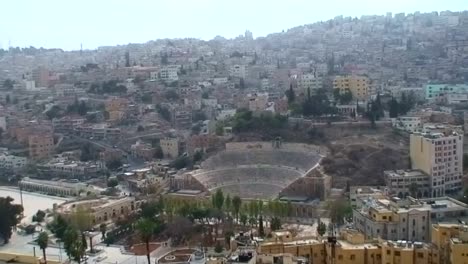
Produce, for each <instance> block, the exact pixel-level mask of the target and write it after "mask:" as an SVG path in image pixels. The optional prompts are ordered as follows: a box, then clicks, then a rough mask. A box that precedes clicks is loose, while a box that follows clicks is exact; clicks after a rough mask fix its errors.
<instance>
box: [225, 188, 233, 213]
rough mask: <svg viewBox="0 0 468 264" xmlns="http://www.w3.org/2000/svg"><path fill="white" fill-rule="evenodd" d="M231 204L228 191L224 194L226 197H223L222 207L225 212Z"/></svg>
mask: <svg viewBox="0 0 468 264" xmlns="http://www.w3.org/2000/svg"><path fill="white" fill-rule="evenodd" d="M231 205H232V199H231V196H230V195H229V193H228V194H227V195H226V198H224V209H225V211H226V212H228V213H229V212H231Z"/></svg>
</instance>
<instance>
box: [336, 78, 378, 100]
mask: <svg viewBox="0 0 468 264" xmlns="http://www.w3.org/2000/svg"><path fill="white" fill-rule="evenodd" d="M369 84H370V81H369V78H367V77H365V76H357V75H350V76H337V77H335V79H334V80H333V89H339V90H340V93H344V92H346V90H347V89H349V91H350V92H351V93H352V95H353V98H355V99H358V100H367V99H368V97H369V95H370V94H369Z"/></svg>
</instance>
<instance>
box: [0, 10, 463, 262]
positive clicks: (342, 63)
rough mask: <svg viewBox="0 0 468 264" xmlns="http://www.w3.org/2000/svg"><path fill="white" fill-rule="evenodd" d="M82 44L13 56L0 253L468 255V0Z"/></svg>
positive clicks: (5, 95)
mask: <svg viewBox="0 0 468 264" xmlns="http://www.w3.org/2000/svg"><path fill="white" fill-rule="evenodd" d="M220 33H222V32H220ZM84 45H85V46H86V43H84ZM82 47H83V44H81V43H77V49H76V50H72V51H64V50H62V49H59V48H56V49H45V48H39V47H32V46H31V47H29V48H28V47H24V48H23V47H9V48H8V49H6V50H5V49H0V185H1V186H0V214H2V215H3V217H0V262H1V263H3V262H5V263H10V262H13V263H25V264H39V263H46V264H47V263H49V264H59V263H75V262H76V263H82V262H85V263H88V262H93V263H98V262H101V263H106V264H107V263H108V264H110V263H138V261H140V262H141V263H144V262H147V263H148V264H151V263H156V264H162V263H164V264H181V263H183V264H189V263H190V264H205V263H207V264H226V263H232V264H256V263H259V264H296V263H297V264H299V263H304V264H306V263H308V264H315V263H327V264H332V263H334V264H340V263H343V264H348V263H356V264H357V263H369V264H370V263H375V264H393V263H395V264H397V263H405V264H423V263H433V264H436V263H437V264H449V263H452V264H455V263H468V225H467V221H468V197H467V196H468V185H467V184H468V181H467V179H468V176H467V173H466V171H467V166H468V148H467V147H465V145H468V144H465V143H464V135H465V134H467V133H468V132H467V131H468V11H461V12H452V11H441V12H431V13H420V12H415V13H411V14H405V13H398V14H392V13H387V14H386V15H372V16H362V17H360V18H357V17H344V16H337V17H335V18H333V19H330V20H328V21H322V22H317V23H313V24H307V25H302V26H297V27H295V28H291V29H288V30H283V31H282V32H279V33H274V34H270V35H267V36H266V37H256V38H255V37H254V33H253V32H250V31H249V30H246V31H245V33H244V34H243V35H239V36H238V37H236V38H233V39H226V38H224V37H221V36H216V37H215V38H213V39H212V40H209V41H204V40H200V39H194V38H185V39H158V40H151V41H148V42H146V43H139V44H134V43H131V44H128V45H120V46H105V47H99V48H97V49H83V48H82ZM465 132H467V133H465Z"/></svg>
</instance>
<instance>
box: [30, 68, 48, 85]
mask: <svg viewBox="0 0 468 264" xmlns="http://www.w3.org/2000/svg"><path fill="white" fill-rule="evenodd" d="M49 75H50V72H49V70H48V69H47V68H45V67H38V68H36V69H34V70H33V71H32V74H31V77H32V79H33V81H34V82H35V85H36V87H49Z"/></svg>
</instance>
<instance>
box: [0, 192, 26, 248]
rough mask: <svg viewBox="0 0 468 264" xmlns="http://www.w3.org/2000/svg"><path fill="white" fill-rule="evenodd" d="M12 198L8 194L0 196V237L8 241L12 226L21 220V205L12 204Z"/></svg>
mask: <svg viewBox="0 0 468 264" xmlns="http://www.w3.org/2000/svg"><path fill="white" fill-rule="evenodd" d="M12 202H13V198H11V197H10V196H7V197H0V215H1V216H2V217H0V238H1V239H3V241H4V242H5V244H6V243H8V241H9V240H10V238H11V235H12V228H13V227H15V226H16V225H17V224H19V223H20V221H21V216H22V213H23V207H22V206H21V205H19V204H13V203H12Z"/></svg>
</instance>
